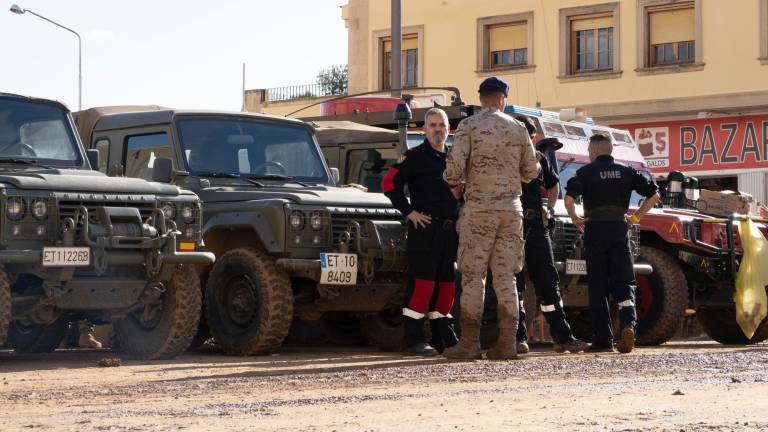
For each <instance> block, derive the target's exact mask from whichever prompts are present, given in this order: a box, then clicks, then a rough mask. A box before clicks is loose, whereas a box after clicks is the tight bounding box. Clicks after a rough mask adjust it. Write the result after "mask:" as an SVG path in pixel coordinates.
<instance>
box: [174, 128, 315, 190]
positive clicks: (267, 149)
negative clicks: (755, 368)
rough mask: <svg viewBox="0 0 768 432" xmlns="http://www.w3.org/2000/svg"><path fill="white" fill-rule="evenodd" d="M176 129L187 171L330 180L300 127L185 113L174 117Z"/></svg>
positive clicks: (308, 133) (304, 131)
mask: <svg viewBox="0 0 768 432" xmlns="http://www.w3.org/2000/svg"><path fill="white" fill-rule="evenodd" d="M178 129H179V137H180V141H181V145H182V148H183V149H184V156H185V158H186V163H187V167H188V168H189V170H190V172H191V173H192V174H196V175H200V176H206V175H210V176H213V177H225V175H226V174H231V175H233V177H244V178H259V179H266V180H270V179H272V180H296V181H301V182H306V183H315V184H317V183H323V184H326V183H328V182H329V179H328V174H327V170H326V168H325V165H323V161H322V159H321V158H320V154H319V152H318V150H317V145H316V144H315V141H314V140H313V139H312V135H311V133H310V132H309V131H308V130H307V129H306V128H305V127H302V126H299V125H291V124H283V123H273V122H265V121H259V120H251V119H247V118H242V117H239V118H236V117H198V116H189V117H186V116H185V117H181V118H180V119H179V120H178ZM223 174H224V175H223Z"/></svg>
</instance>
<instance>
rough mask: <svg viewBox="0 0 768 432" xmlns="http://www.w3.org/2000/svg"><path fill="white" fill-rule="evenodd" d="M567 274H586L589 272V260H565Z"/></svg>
mask: <svg viewBox="0 0 768 432" xmlns="http://www.w3.org/2000/svg"><path fill="white" fill-rule="evenodd" d="M565 274H570V275H585V274H587V262H586V261H585V260H573V259H569V260H565Z"/></svg>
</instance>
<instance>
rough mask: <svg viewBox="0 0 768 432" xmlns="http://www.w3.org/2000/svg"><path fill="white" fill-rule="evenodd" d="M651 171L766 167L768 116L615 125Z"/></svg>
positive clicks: (767, 164) (767, 165) (767, 166)
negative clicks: (626, 133) (626, 134)
mask: <svg viewBox="0 0 768 432" xmlns="http://www.w3.org/2000/svg"><path fill="white" fill-rule="evenodd" d="M616 127H618V128H621V129H628V130H629V132H630V133H631V134H632V135H633V136H634V137H635V143H636V144H637V147H638V149H639V150H640V152H641V153H642V154H643V156H644V157H645V160H646V163H647V165H648V168H650V169H651V171H652V172H654V173H658V174H662V173H667V172H669V171H671V170H680V171H683V172H686V171H724V172H728V171H729V170H743V169H750V168H768V115H757V116H739V117H722V118H716V119H696V120H683V121H670V122H653V123H645V124H630V125H618V126H616Z"/></svg>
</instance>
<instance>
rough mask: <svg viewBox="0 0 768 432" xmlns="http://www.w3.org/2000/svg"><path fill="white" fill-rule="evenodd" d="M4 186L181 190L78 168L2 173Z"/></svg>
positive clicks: (154, 191) (150, 191)
mask: <svg viewBox="0 0 768 432" xmlns="http://www.w3.org/2000/svg"><path fill="white" fill-rule="evenodd" d="M0 183H5V184H10V185H13V186H14V187H16V188H18V189H25V190H50V191H55V192H59V191H63V192H87V193H92V192H103V193H113V194H116V193H117V194H119V193H125V194H156V195H173V196H175V195H179V188H178V187H176V186H173V185H168V184H163V183H155V182H148V181H146V180H142V179H136V178H129V177H107V176H106V175H104V174H103V173H100V172H98V171H88V170H76V169H45V170H34V171H17V172H10V173H9V172H5V173H2V174H0Z"/></svg>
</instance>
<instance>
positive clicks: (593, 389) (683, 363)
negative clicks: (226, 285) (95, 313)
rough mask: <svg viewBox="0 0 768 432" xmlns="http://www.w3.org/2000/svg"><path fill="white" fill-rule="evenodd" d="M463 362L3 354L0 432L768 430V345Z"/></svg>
mask: <svg viewBox="0 0 768 432" xmlns="http://www.w3.org/2000/svg"><path fill="white" fill-rule="evenodd" d="M550 349H551V348H550V347H547V346H542V347H538V348H537V349H535V350H534V352H533V353H531V354H529V355H527V356H525V358H524V359H523V360H518V361H509V362H489V361H473V362H453V361H447V360H445V359H442V358H424V357H404V356H401V355H399V354H389V353H380V352H374V351H370V350H365V349H361V348H359V347H351V348H328V347H322V348H307V347H294V348H286V349H285V350H284V351H282V352H281V353H279V354H277V355H272V356H265V357H243V358H238V357H226V356H222V355H219V354H217V353H215V352H197V353H192V354H187V355H184V356H181V357H179V358H177V359H175V360H172V361H152V362H142V361H133V360H125V359H123V361H122V365H121V366H120V367H107V368H105V367H98V366H97V363H98V362H99V360H100V359H103V358H105V357H112V356H115V355H116V354H114V353H110V352H108V351H79V352H78V351H59V352H56V353H53V354H46V355H17V354H13V353H9V352H0V430H2V431H17V430H18V431H37V430H39V431H177V430H178V431H197V430H201V431H203V430H205V431H225V430H236V431H284V430H285V431H288V430H301V431H365V430H368V431H412V430H440V431H448V430H460V431H469V430H477V431H495V430H510V431H512V430H541V431H545V430H546V431H550V430H576V431H581V430H584V431H587V430H589V431H591V430H598V431H601V430H617V431H641V430H642V431H645V430H669V431H680V430H685V431H690V430H703V431H733V430H736V431H742V430H750V431H752V430H768V345H765V344H761V345H756V346H750V347H723V346H721V345H718V344H715V343H710V342H684V343H673V344H667V345H664V346H662V347H655V348H645V349H642V348H641V349H637V350H636V351H635V352H633V353H632V354H630V355H619V354H598V355H595V354H579V355H557V354H553V353H550V352H549V350H550Z"/></svg>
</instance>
